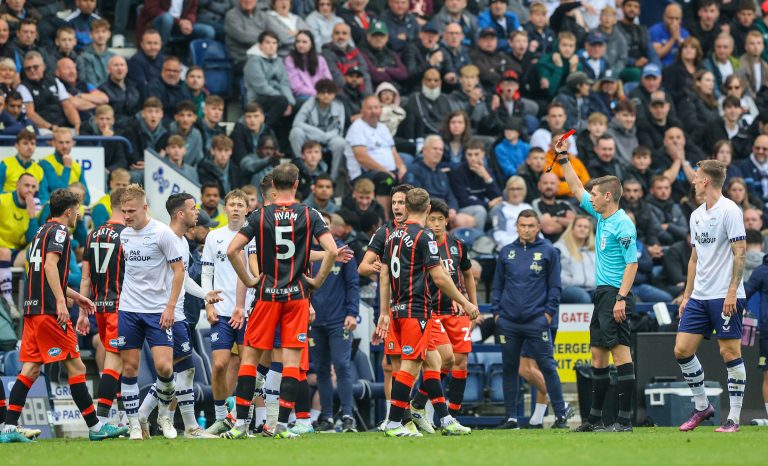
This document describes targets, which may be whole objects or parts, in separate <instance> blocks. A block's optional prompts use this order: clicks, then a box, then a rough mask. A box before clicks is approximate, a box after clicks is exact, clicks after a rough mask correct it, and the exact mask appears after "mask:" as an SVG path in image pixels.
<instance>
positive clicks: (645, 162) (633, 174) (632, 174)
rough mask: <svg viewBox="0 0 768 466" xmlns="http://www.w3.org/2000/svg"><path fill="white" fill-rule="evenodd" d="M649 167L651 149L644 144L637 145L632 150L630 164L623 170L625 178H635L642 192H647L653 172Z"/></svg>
mask: <svg viewBox="0 0 768 466" xmlns="http://www.w3.org/2000/svg"><path fill="white" fill-rule="evenodd" d="M650 168H651V150H650V149H648V148H647V147H645V146H637V147H635V149H634V150H633V151H632V158H631V159H630V165H629V166H628V167H627V169H626V170H625V172H624V176H625V177H626V178H627V179H635V180H637V181H639V182H640V186H642V187H643V192H649V191H650V189H651V179H653V177H654V172H653V170H651V169H650Z"/></svg>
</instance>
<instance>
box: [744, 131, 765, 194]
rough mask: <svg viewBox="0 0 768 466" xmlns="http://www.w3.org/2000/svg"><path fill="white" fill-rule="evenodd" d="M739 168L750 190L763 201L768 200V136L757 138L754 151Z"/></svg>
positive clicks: (753, 147)
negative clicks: (767, 187)
mask: <svg viewBox="0 0 768 466" xmlns="http://www.w3.org/2000/svg"><path fill="white" fill-rule="evenodd" d="M739 168H741V172H742V173H743V174H744V181H746V182H747V187H748V188H749V191H750V192H751V193H752V194H754V195H756V196H758V197H760V199H762V201H763V202H765V201H766V200H768V189H766V185H768V136H766V135H760V136H758V137H757V139H755V143H754V144H753V145H752V153H751V154H750V155H749V157H748V158H746V159H744V160H742V161H741V163H739Z"/></svg>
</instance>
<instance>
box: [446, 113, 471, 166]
mask: <svg viewBox="0 0 768 466" xmlns="http://www.w3.org/2000/svg"><path fill="white" fill-rule="evenodd" d="M440 134H441V136H442V137H443V143H444V144H445V149H446V151H445V156H443V163H442V165H443V166H444V167H446V168H456V167H458V166H459V165H460V164H461V163H462V162H463V161H464V150H465V148H466V146H467V144H468V143H469V139H470V137H471V136H472V128H471V127H470V124H469V116H468V115H467V112H465V111H463V110H455V111H453V112H451V113H450V114H449V115H448V118H446V119H445V121H444V123H443V128H442V130H441V131H440Z"/></svg>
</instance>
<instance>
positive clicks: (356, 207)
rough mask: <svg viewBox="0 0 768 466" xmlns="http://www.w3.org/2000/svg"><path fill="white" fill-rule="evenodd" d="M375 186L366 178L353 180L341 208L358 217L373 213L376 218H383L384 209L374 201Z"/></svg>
mask: <svg viewBox="0 0 768 466" xmlns="http://www.w3.org/2000/svg"><path fill="white" fill-rule="evenodd" d="M375 189H376V187H375V186H374V184H373V181H371V180H369V179H368V178H360V179H358V180H356V181H355V184H354V187H353V188H352V194H350V195H349V196H347V197H345V198H344V200H343V201H342V203H341V207H342V210H344V209H347V210H348V211H349V212H351V213H352V214H353V215H356V216H358V218H359V217H360V216H362V215H364V214H366V213H373V214H375V215H376V216H377V217H378V218H380V219H383V218H385V215H386V214H385V210H384V208H383V207H382V206H381V203H380V202H373V201H374V193H375Z"/></svg>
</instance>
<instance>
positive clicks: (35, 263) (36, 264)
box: [29, 238, 43, 272]
mask: <svg viewBox="0 0 768 466" xmlns="http://www.w3.org/2000/svg"><path fill="white" fill-rule="evenodd" d="M39 244H40V238H37V239H35V244H33V245H32V249H31V250H30V251H29V264H30V265H31V266H32V269H33V270H34V271H35V272H39V271H40V265H42V263H43V252H42V251H41V250H40V248H38V245H39Z"/></svg>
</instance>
